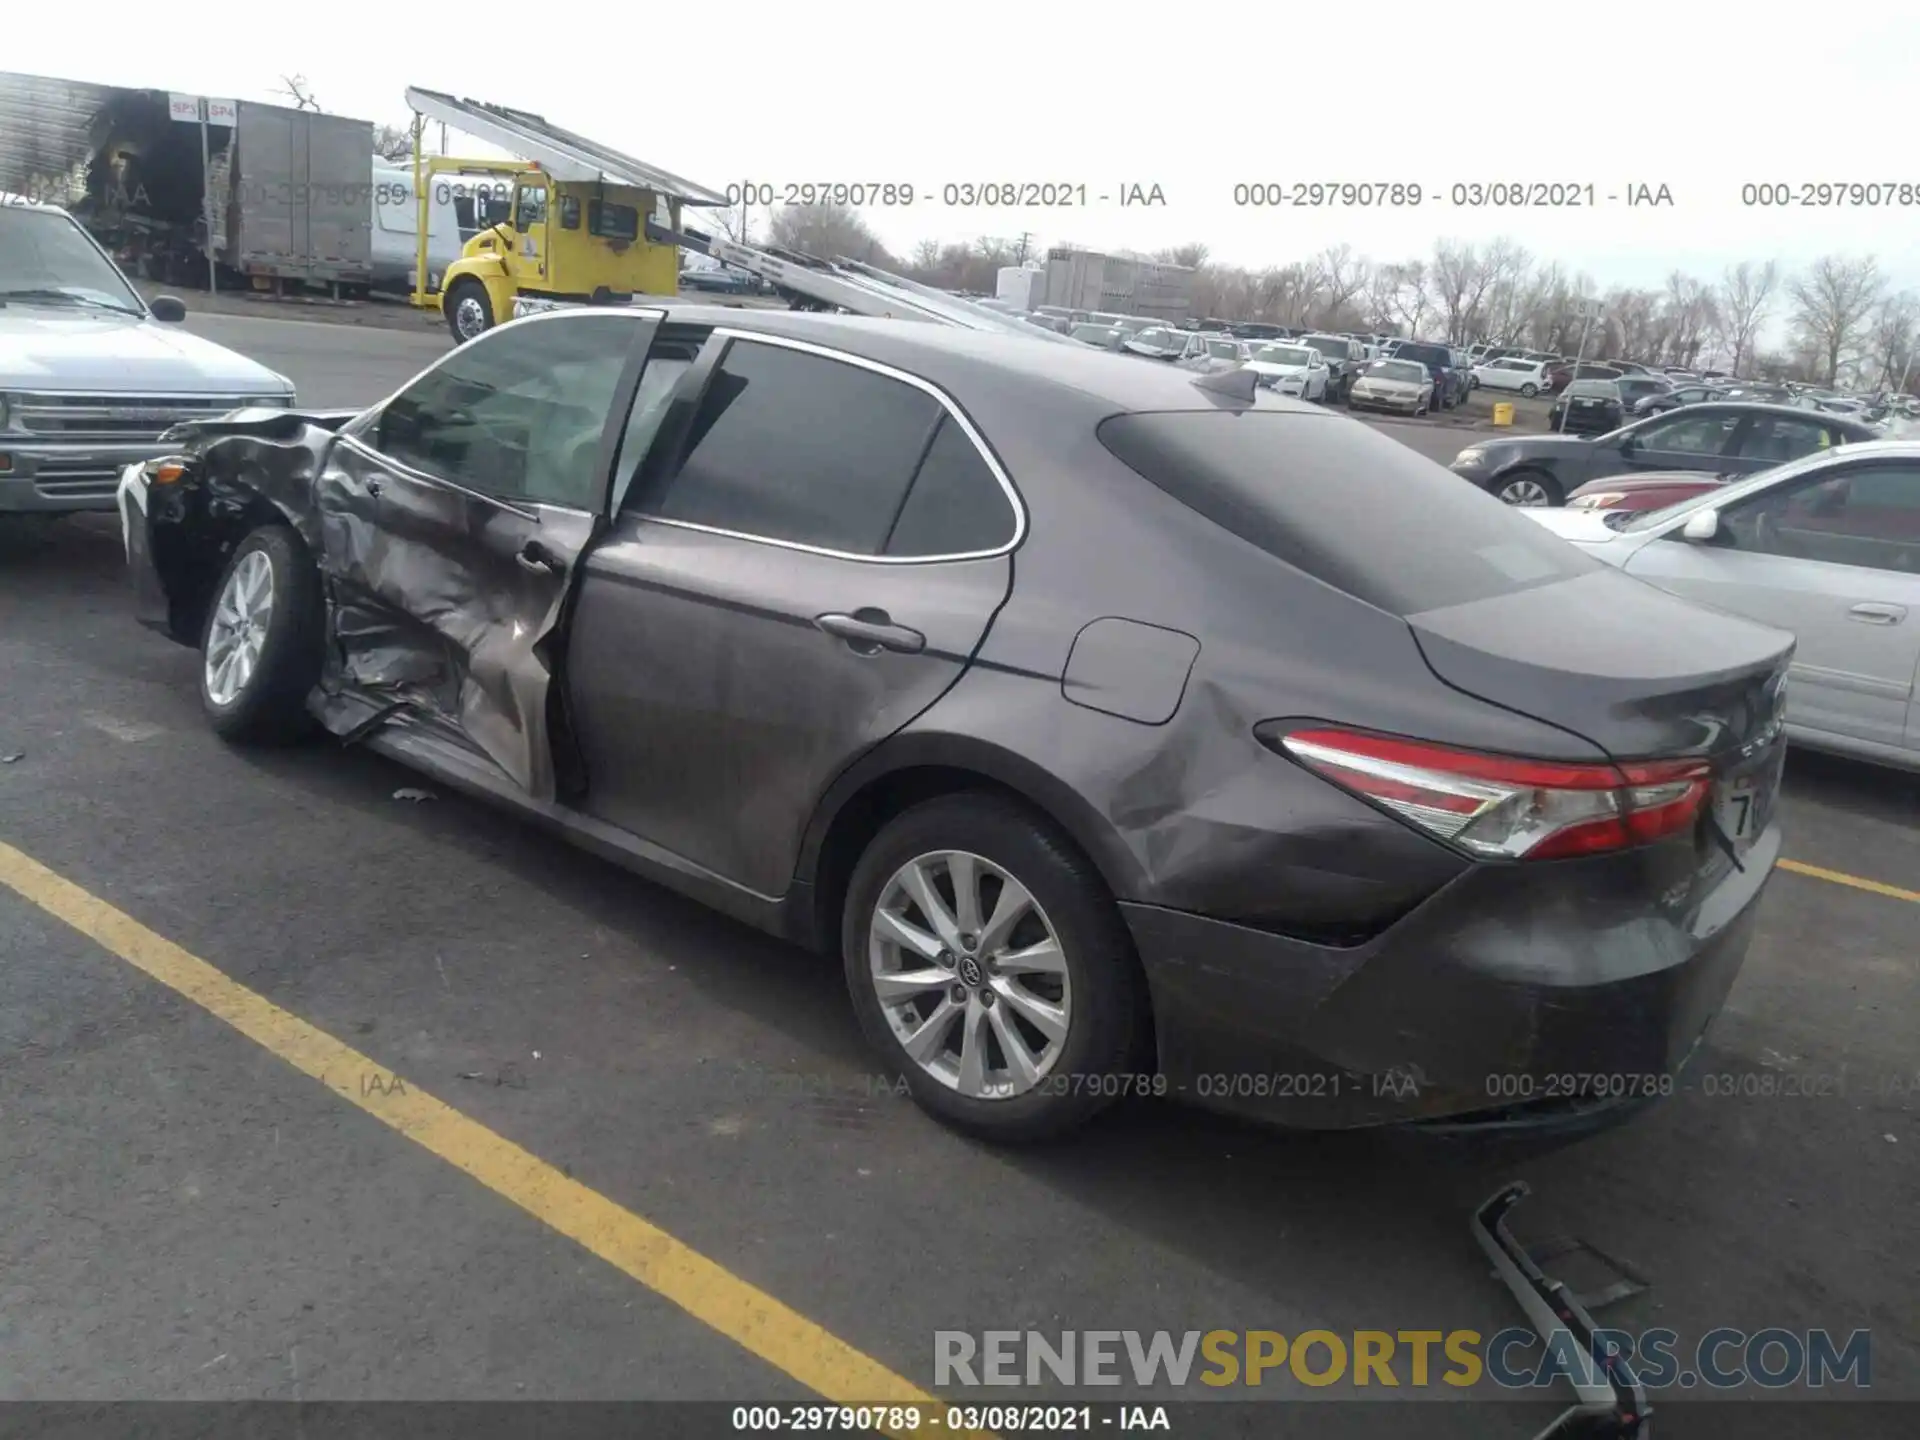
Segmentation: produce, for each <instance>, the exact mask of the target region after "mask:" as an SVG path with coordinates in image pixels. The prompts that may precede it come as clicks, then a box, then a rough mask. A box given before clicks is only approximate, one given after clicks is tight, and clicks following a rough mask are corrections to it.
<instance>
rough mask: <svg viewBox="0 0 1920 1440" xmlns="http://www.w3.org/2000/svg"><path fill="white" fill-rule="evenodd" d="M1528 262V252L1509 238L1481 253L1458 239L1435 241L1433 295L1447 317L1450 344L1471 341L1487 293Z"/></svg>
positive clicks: (1431, 273) (1516, 273)
mask: <svg viewBox="0 0 1920 1440" xmlns="http://www.w3.org/2000/svg"><path fill="white" fill-rule="evenodd" d="M1527 264H1528V259H1527V252H1526V251H1524V250H1522V249H1521V248H1520V247H1519V246H1517V245H1515V244H1514V243H1513V242H1512V241H1510V240H1495V241H1494V242H1493V243H1492V244H1490V245H1489V246H1488V247H1487V249H1486V252H1485V253H1484V254H1483V253H1481V252H1480V251H1478V250H1476V249H1475V248H1474V247H1473V246H1472V245H1470V244H1466V243H1463V242H1461V241H1458V240H1441V241H1437V242H1436V243H1435V244H1434V247H1433V266H1432V269H1431V271H1430V272H1429V273H1430V276H1431V282H1432V286H1433V292H1434V298H1435V300H1437V301H1438V302H1439V306H1440V312H1441V314H1442V315H1443V316H1445V318H1446V322H1447V340H1448V341H1449V342H1450V343H1453V344H1461V343H1464V342H1465V341H1467V340H1471V339H1472V338H1473V337H1474V334H1475V332H1477V331H1478V330H1479V329H1480V328H1481V315H1482V311H1483V309H1484V308H1485V304H1486V297H1487V292H1488V291H1489V290H1491V289H1492V288H1493V287H1494V285H1495V284H1497V283H1499V282H1500V281H1501V280H1503V279H1505V278H1507V277H1510V276H1514V275H1518V274H1520V273H1521V272H1523V271H1524V270H1525V268H1526V266H1527Z"/></svg>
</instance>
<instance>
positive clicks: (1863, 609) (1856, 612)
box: [1847, 601, 1907, 625]
mask: <svg viewBox="0 0 1920 1440" xmlns="http://www.w3.org/2000/svg"><path fill="white" fill-rule="evenodd" d="M1847 618H1848V619H1849V620H1860V621H1863V622H1865V623H1866V624H1868V625H1898V624H1899V623H1900V622H1901V621H1902V620H1904V619H1906V618H1907V607H1906V606H1904V605H1883V604H1881V603H1880V602H1879V601H1868V602H1867V603H1866V604H1864V605H1855V606H1854V607H1853V608H1852V609H1851V610H1849V611H1847Z"/></svg>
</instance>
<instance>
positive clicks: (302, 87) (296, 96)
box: [273, 75, 320, 110]
mask: <svg viewBox="0 0 1920 1440" xmlns="http://www.w3.org/2000/svg"><path fill="white" fill-rule="evenodd" d="M273 93H274V94H275V95H284V96H286V97H287V98H288V99H289V100H291V101H293V108H294V109H296V110H318V109H319V108H320V102H319V101H318V100H316V99H314V98H313V87H312V86H310V85H308V84H307V77H306V76H304V75H282V76H281V77H280V88H279V89H278V90H275V91H274V92H273Z"/></svg>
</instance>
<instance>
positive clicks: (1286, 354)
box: [1253, 345, 1315, 367]
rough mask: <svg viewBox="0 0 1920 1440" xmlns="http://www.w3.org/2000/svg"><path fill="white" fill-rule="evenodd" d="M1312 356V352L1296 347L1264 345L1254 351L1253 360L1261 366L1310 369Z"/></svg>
mask: <svg viewBox="0 0 1920 1440" xmlns="http://www.w3.org/2000/svg"><path fill="white" fill-rule="evenodd" d="M1314 354H1315V352H1314V351H1311V350H1302V349H1301V348H1300V347H1299V346H1298V345H1265V346H1262V347H1261V348H1260V349H1258V350H1256V351H1254V353H1253V358H1254V359H1255V360H1257V361H1259V362H1260V363H1261V364H1263V365H1300V366H1306V367H1311V366H1312V364H1313V357H1314Z"/></svg>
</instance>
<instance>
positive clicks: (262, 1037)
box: [0, 842, 961, 1436]
mask: <svg viewBox="0 0 1920 1440" xmlns="http://www.w3.org/2000/svg"><path fill="white" fill-rule="evenodd" d="M0 883H4V884H5V885H7V886H8V887H10V888H11V889H13V890H15V891H18V892H19V894H20V895H21V896H23V897H24V898H25V899H27V900H30V901H32V902H33V903H34V904H35V905H37V906H39V907H40V908H41V909H42V910H44V911H46V912H47V913H48V914H50V915H52V916H55V917H56V918H58V919H60V920H63V921H65V922H66V923H67V924H68V925H70V926H72V927H73V928H74V929H75V930H78V931H79V932H80V933H81V934H82V935H85V936H86V937H87V938H88V939H90V940H92V941H94V942H95V943H96V944H98V945H100V946H101V947H103V948H104V949H106V950H109V951H111V952H112V953H113V954H115V955H117V956H119V957H120V958H121V959H122V960H125V961H126V962H127V963H128V964H129V965H132V966H134V967H135V968H136V969H139V970H142V971H144V972H146V973H147V974H148V975H150V976H152V977H153V978H154V979H155V980H158V981H159V982H160V983H161V984H162V985H165V986H166V987H167V988H168V989H170V990H173V991H174V992H176V993H177V994H179V995H182V996H184V997H185V998H186V999H188V1000H191V1001H192V1002H193V1003H194V1004H196V1005H198V1006H200V1007H201V1008H202V1009H203V1010H206V1011H208V1012H209V1013H210V1014H213V1015H215V1016H218V1017H219V1018H220V1019H222V1020H224V1021H226V1022H227V1024H229V1025H231V1026H232V1027H233V1028H234V1029H236V1030H238V1031H239V1032H240V1033H241V1034H242V1035H245V1036H246V1037H247V1038H248V1039H249V1040H252V1041H254V1042H255V1043H256V1044H258V1045H261V1046H264V1047H265V1048H266V1049H268V1050H271V1051H272V1052H273V1053H274V1054H275V1055H277V1056H279V1057H280V1058H281V1059H282V1060H284V1061H286V1062H287V1064H289V1065H291V1066H292V1067H293V1068H294V1069H296V1070H299V1071H301V1072H303V1073H304V1074H307V1075H310V1076H312V1077H313V1078H314V1079H316V1080H318V1081H319V1082H320V1083H321V1084H322V1085H325V1086H326V1087H327V1088H328V1089H329V1090H331V1091H333V1093H334V1094H336V1095H338V1096H339V1097H340V1098H341V1099H343V1100H346V1101H348V1102H349V1103H350V1104H353V1105H355V1106H357V1107H359V1108H360V1109H361V1110H364V1111H365V1112H366V1113H367V1114H369V1115H371V1116H373V1118H374V1119H376V1120H378V1121H380V1123H381V1124H383V1125H386V1126H387V1127H389V1128H390V1129H392V1130H395V1131H397V1132H398V1133H399V1134H401V1135H404V1136H405V1137H406V1138H407V1139H409V1140H411V1141H413V1142H414V1143H415V1144H416V1145H419V1146H421V1147H422V1148H424V1149H426V1150H430V1151H432V1152H433V1153H434V1154H435V1155H438V1156H439V1157H440V1158H441V1159H442V1160H445V1161H446V1162H447V1163H448V1164H450V1165H455V1166H457V1167H459V1168H460V1169H462V1170H464V1171H466V1172H467V1174H469V1175H471V1176H472V1177H473V1178H474V1179H476V1180H478V1181H479V1182H480V1183H481V1184H482V1185H484V1186H486V1187H487V1188H488V1189H489V1190H491V1191H493V1192H494V1193H495V1194H496V1195H499V1196H501V1197H503V1198H504V1199H506V1200H509V1201H511V1202H512V1203H513V1204H515V1205H518V1206H519V1207H520V1208H521V1209H522V1210H524V1211H526V1212H527V1213H528V1214H529V1215H531V1216H533V1217H534V1219H536V1220H538V1221H540V1222H541V1223H542V1224H544V1225H546V1226H548V1227H549V1228H551V1229H553V1230H557V1231H559V1232H560V1233H561V1234H562V1235H565V1236H566V1237H568V1238H569V1239H571V1240H573V1241H576V1242H577V1243H578V1244H580V1245H582V1246H584V1247H585V1248H586V1249H588V1250H590V1251H592V1252H593V1253H594V1254H595V1255H598V1256H599V1257H600V1258H601V1259H602V1260H605V1261H606V1262H607V1263H608V1264H609V1265H612V1266H614V1267H615V1268H617V1269H619V1270H622V1271H624V1272H626V1273H627V1274H628V1275H631V1276H632V1277H633V1278H634V1279H635V1280H638V1281H639V1282H640V1283H641V1284H642V1285H645V1286H646V1287H647V1288H648V1289H649V1290H652V1291H653V1292H654V1293H656V1294H658V1295H660V1296H663V1297H664V1298H666V1299H668V1300H671V1301H672V1302H673V1303H674V1304H675V1305H678V1306H679V1307H680V1308H681V1309H682V1310H685V1311H686V1312H687V1313H688V1314H689V1315H692V1316H693V1317H694V1318H695V1319H697V1320H700V1321H703V1322H704V1323H705V1324H707V1325H710V1326H711V1327H712V1328H713V1329H715V1330H718V1331H719V1332H720V1333H721V1334H722V1335H724V1336H726V1337H727V1338H728V1339H729V1340H732V1341H733V1342H734V1343H735V1344H737V1345H740V1346H741V1347H742V1348H744V1349H746V1350H748V1351H751V1352H752V1353H753V1354H755V1355H757V1356H759V1357H760V1358H761V1359H762V1360H765V1361H766V1362H767V1363H768V1364H770V1365H772V1366H774V1367H775V1368H776V1369H779V1370H782V1371H785V1372H786V1373H787V1374H788V1375H791V1376H792V1377H793V1378H794V1379H795V1380H798V1381H799V1382H800V1383H801V1384H802V1385H805V1386H807V1387H808V1388H809V1389H810V1390H813V1391H814V1392H815V1393H817V1394H819V1395H821V1396H823V1397H825V1398H826V1399H827V1400H829V1401H833V1402H835V1403H839V1404H849V1405H900V1406H919V1407H921V1410H922V1411H923V1412H924V1414H923V1419H922V1426H921V1428H920V1430H917V1431H916V1430H915V1429H913V1428H912V1427H911V1426H907V1427H900V1428H893V1429H889V1430H888V1431H887V1433H889V1434H894V1435H914V1434H920V1433H926V1434H932V1433H934V1432H935V1431H936V1430H937V1431H938V1432H939V1433H940V1434H941V1435H943V1436H949V1435H954V1434H958V1433H961V1432H956V1431H950V1430H948V1429H946V1427H945V1426H944V1425H935V1424H934V1423H932V1417H933V1415H934V1414H936V1413H937V1414H939V1415H940V1416H941V1418H943V1419H944V1417H945V1405H944V1403H943V1402H940V1401H937V1400H935V1399H934V1397H933V1396H931V1395H928V1394H926V1393H925V1392H924V1391H922V1390H920V1389H919V1388H918V1387H916V1386H915V1385H914V1384H913V1383H912V1382H911V1381H909V1380H907V1379H905V1378H904V1377H902V1376H899V1375H896V1374H894V1373H893V1372H892V1371H891V1370H889V1369H887V1368H886V1366H884V1365H882V1364H881V1363H880V1362H879V1361H877V1360H875V1359H873V1358H872V1357H870V1356H868V1355H865V1354H863V1353H861V1352H860V1351H858V1350H856V1349H854V1348H853V1346H851V1345H849V1344H847V1343H846V1342H845V1341H844V1340H841V1339H840V1338H839V1337H838V1336H835V1335H833V1334H831V1333H829V1332H828V1331H827V1330H825V1329H823V1328H822V1327H821V1326H819V1325H817V1324H815V1323H814V1322H813V1321H811V1320H809V1319H807V1317H806V1316H804V1315H802V1314H800V1312H799V1311H797V1310H793V1309H791V1308H789V1307H788V1306H786V1305H783V1304H781V1303H780V1302H779V1301H778V1300H776V1299H774V1298H773V1296H771V1295H769V1294H767V1293H766V1292H765V1291H762V1290H759V1289H756V1288H755V1287H754V1286H753V1285H752V1284H750V1283H748V1282H747V1281H745V1280H743V1279H741V1278H740V1277H739V1276H738V1275H735V1274H733V1273H732V1272H731V1271H729V1270H727V1269H726V1268H725V1267H724V1266H721V1265H719V1264H716V1263H715V1262H714V1261H712V1260H709V1259H707V1257H706V1256H704V1255H702V1254H700V1253H699V1252H698V1251H696V1250H693V1249H691V1248H690V1247H688V1246H686V1245H683V1244H682V1243H681V1242H680V1241H678V1240H676V1239H674V1238H673V1236H671V1235H669V1234H667V1232H666V1231H664V1230H662V1229H660V1228H659V1227H658V1226H656V1225H652V1224H650V1223H648V1222H647V1221H646V1220H643V1219H641V1218H640V1217H639V1216H638V1215H635V1214H634V1213H633V1212H632V1211H630V1210H627V1209H624V1208H623V1207H621V1206H619V1205H617V1204H615V1203H614V1202H613V1201H611V1200H609V1199H607V1198H606V1196H604V1195H602V1194H600V1193H599V1192H598V1191H595V1190H591V1189H589V1188H588V1187H586V1186H585V1185H582V1184H581V1183H580V1182H578V1181H577V1180H573V1179H570V1178H569V1177H568V1176H566V1175H564V1174H562V1173H561V1172H560V1171H559V1170H557V1169H555V1168H554V1167H553V1166H551V1165H549V1164H547V1163H546V1161H544V1160H542V1159H540V1158H539V1157H538V1156H536V1155H533V1154H531V1153H529V1152H528V1151H526V1150H523V1149H521V1148H520V1147H519V1146H518V1145H515V1144H514V1143H513V1142H512V1141H510V1140H508V1139H506V1138H504V1137H503V1136H500V1135H497V1134H495V1133H494V1132H493V1131H491V1130H489V1129H487V1127H486V1126H484V1125H482V1124H480V1123H479V1122H478V1121H476V1120H473V1119H470V1118H469V1117H468V1116H466V1115H463V1114H461V1113H460V1112H459V1111H458V1110H456V1109H454V1108H453V1107H452V1106H451V1105H448V1104H446V1103H445V1102H444V1101H441V1100H437V1099H435V1098H434V1097H433V1096H431V1095H429V1094H427V1093H426V1092H425V1091H424V1090H420V1089H417V1088H416V1087H415V1086H414V1085H413V1083H412V1082H411V1081H407V1080H405V1079H403V1078H402V1077H399V1076H396V1075H394V1074H393V1073H392V1072H391V1071H389V1070H387V1069H385V1068H384V1067H383V1066H381V1065H379V1064H377V1063H376V1062H375V1061H373V1060H370V1059H369V1058H368V1057H366V1056H365V1055H362V1054H361V1053H360V1052H359V1051H357V1050H355V1049H353V1048H352V1047H351V1046H349V1045H344V1044H342V1043H341V1042H340V1041H338V1040H336V1039H334V1037H333V1036H331V1035H329V1034H327V1033H326V1032H325V1031H324V1030H320V1029H317V1028H316V1027H314V1026H312V1025H309V1024H308V1023H307V1022H306V1021H304V1020H302V1019H301V1018H300V1017H299V1016H297V1015H294V1014H292V1013H290V1012H288V1011H286V1010H282V1009H281V1008H280V1007H279V1006H278V1005H275V1004H274V1003H273V1002H272V1001H270V1000H268V999H266V998H265V997H264V996H261V995H257V994H255V993H254V992H253V991H251V990H249V989H247V987H246V986H244V985H240V984H237V983H235V982H234V981H233V980H231V979H229V978H228V977H227V976H226V975H225V974H223V973H222V972H220V971H219V970H216V969H215V968H214V967H213V966H211V965H209V964H208V963H207V962H206V961H204V960H202V959H200V958H199V957H198V956H196V955H192V954H189V953H188V952H187V951H185V950H183V949H181V948H180V947H179V946H178V945H176V944H174V943H173V942H172V941H171V940H168V939H166V938H164V937H163V936H160V935H157V934H155V933H154V932H153V931H151V930H149V929H147V927H146V926H144V925H142V924H141V923H140V922H139V921H137V920H135V919H133V918H132V917H131V916H129V915H126V914H123V913H122V912H121V911H119V910H116V909H114V908H113V906H111V905H109V904H107V903H106V901H104V900H101V899H99V898H98V897H97V896H94V895H91V894H89V893H88V892H87V891H85V890H83V889H81V888H80V887H79V886H78V885H75V884H74V883H73V882H72V881H70V880H66V879H63V878H62V877H61V876H59V875H57V874H55V873H54V872H53V871H51V870H49V869H47V867H46V866H44V865H42V864H40V862H39V861H37V860H34V859H32V858H31V857H30V856H27V855H24V854H22V853H21V852H20V851H18V850H16V849H14V848H13V847H12V846H10V845H8V844H6V843H5V842H0Z"/></svg>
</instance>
